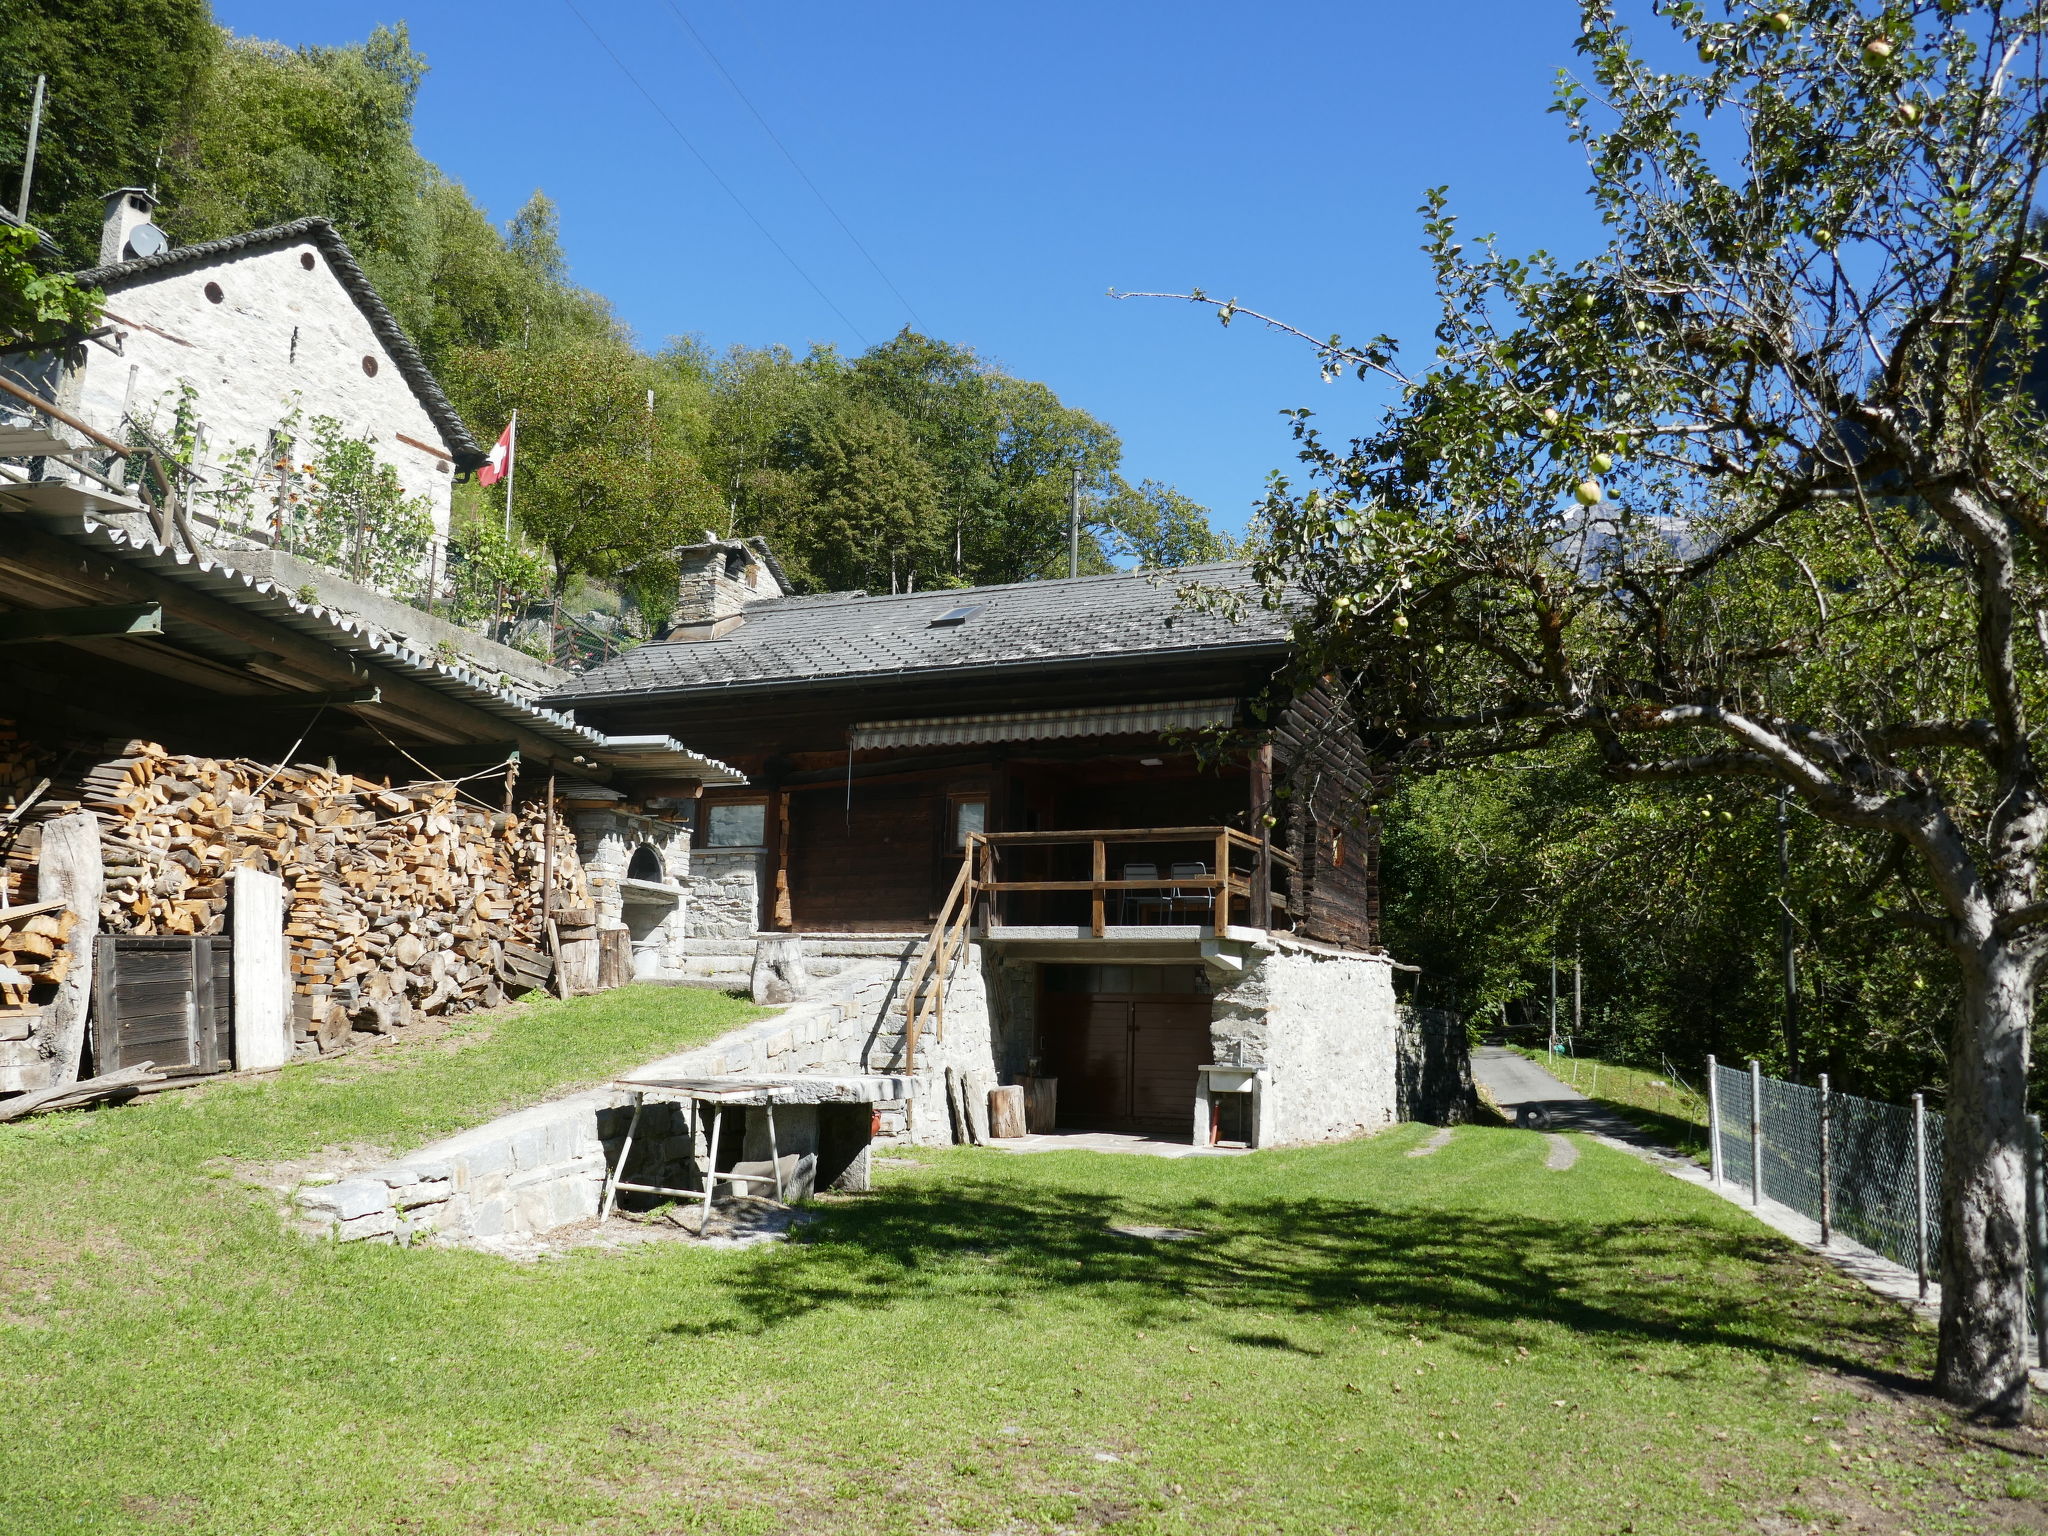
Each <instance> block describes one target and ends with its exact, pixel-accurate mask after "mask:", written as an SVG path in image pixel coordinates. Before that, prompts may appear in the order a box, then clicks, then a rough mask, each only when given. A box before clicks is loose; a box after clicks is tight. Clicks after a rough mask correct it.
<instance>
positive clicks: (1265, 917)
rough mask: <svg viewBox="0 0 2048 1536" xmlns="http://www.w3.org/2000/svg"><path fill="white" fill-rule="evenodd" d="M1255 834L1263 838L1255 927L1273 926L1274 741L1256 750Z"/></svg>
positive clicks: (1255, 875) (1255, 880) (1255, 881)
mask: <svg viewBox="0 0 2048 1536" xmlns="http://www.w3.org/2000/svg"><path fill="white" fill-rule="evenodd" d="M1251 769H1252V773H1251V780H1252V782H1251V790H1252V807H1251V815H1252V827H1251V830H1252V834H1253V836H1255V837H1257V838H1258V840H1259V855H1258V862H1257V863H1256V864H1254V865H1253V866H1252V917H1251V922H1252V926H1253V927H1254V928H1271V927H1272V926H1273V825H1272V820H1273V743H1271V742H1270V741H1266V742H1261V743H1260V744H1259V746H1258V747H1257V749H1256V750H1254V751H1253V753H1252V761H1251Z"/></svg>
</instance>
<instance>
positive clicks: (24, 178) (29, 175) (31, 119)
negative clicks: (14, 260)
mask: <svg viewBox="0 0 2048 1536" xmlns="http://www.w3.org/2000/svg"><path fill="white" fill-rule="evenodd" d="M49 78H50V77H49V76H48V75H37V76H36V99H35V104H34V105H33V106H31V107H30V108H29V109H28V153H27V154H26V155H24V156H23V157H22V161H21V196H20V198H19V199H18V200H17V202H16V203H15V207H14V217H15V218H16V219H17V220H19V221H20V222H21V223H23V224H26V223H27V222H28V189H29V184H30V183H31V182H33V181H34V180H35V179H36V143H37V141H38V140H39V139H41V138H42V136H43V87H44V86H45V85H46V84H47V83H48V81H49Z"/></svg>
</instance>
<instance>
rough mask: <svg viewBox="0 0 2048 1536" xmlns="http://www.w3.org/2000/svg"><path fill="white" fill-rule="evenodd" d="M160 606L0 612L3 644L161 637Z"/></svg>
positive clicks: (131, 605)
mask: <svg viewBox="0 0 2048 1536" xmlns="http://www.w3.org/2000/svg"><path fill="white" fill-rule="evenodd" d="M163 632H164V610H163V605H162V604H160V603H105V604H93V605H90V606H85V607H78V608H25V609H21V610H19V611H17V612H14V613H0V645H34V644H36V643H38V642H39V641H44V640H98V639H112V638H116V637H119V636H123V635H131V636H138V637H139V636H144V635H161V634H162V633H163Z"/></svg>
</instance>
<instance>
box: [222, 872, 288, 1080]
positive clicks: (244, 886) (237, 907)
mask: <svg viewBox="0 0 2048 1536" xmlns="http://www.w3.org/2000/svg"><path fill="white" fill-rule="evenodd" d="M284 919H285V902H284V881H282V880H280V879H279V878H278V877H277V876H276V875H273V874H271V873H269V872H268V871H267V870H261V869H238V870H236V871H235V872H234V873H233V875H231V876H230V877H229V885H228V933H229V936H230V940H229V941H230V944H231V946H232V952H233V955H234V964H233V967H232V973H233V976H234V991H235V996H234V1005H233V1015H232V1017H233V1019H234V1041H235V1070H236V1071H237V1072H248V1071H251V1070H255V1069H259V1068H264V1067H281V1066H283V1065H284V1064H285V1063H286V1062H288V1061H290V1060H291V1059H292V1031H291V1014H290V998H291V972H290V969H289V961H288V957H287V951H286V947H285V937H284Z"/></svg>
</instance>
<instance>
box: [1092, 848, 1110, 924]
mask: <svg viewBox="0 0 2048 1536" xmlns="http://www.w3.org/2000/svg"><path fill="white" fill-rule="evenodd" d="M1092 846H1093V848H1094V858H1095V863H1094V871H1095V872H1094V874H1093V875H1092V876H1091V877H1090V878H1091V879H1093V880H1094V882H1095V889H1094V890H1093V891H1092V892H1090V893H1089V896H1090V903H1091V904H1090V908H1089V910H1090V912H1091V914H1092V916H1091V918H1090V921H1091V923H1092V927H1091V929H1090V931H1091V932H1092V933H1093V934H1094V935H1095V937H1096V938H1098V939H1099V938H1101V937H1102V902H1103V897H1104V894H1105V893H1104V891H1103V889H1102V882H1103V881H1105V880H1107V879H1108V878H1109V850H1108V849H1107V848H1106V847H1104V846H1103V842H1102V839H1101V838H1099V837H1098V838H1096V839H1095V841H1094V843H1093V845H1092Z"/></svg>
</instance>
